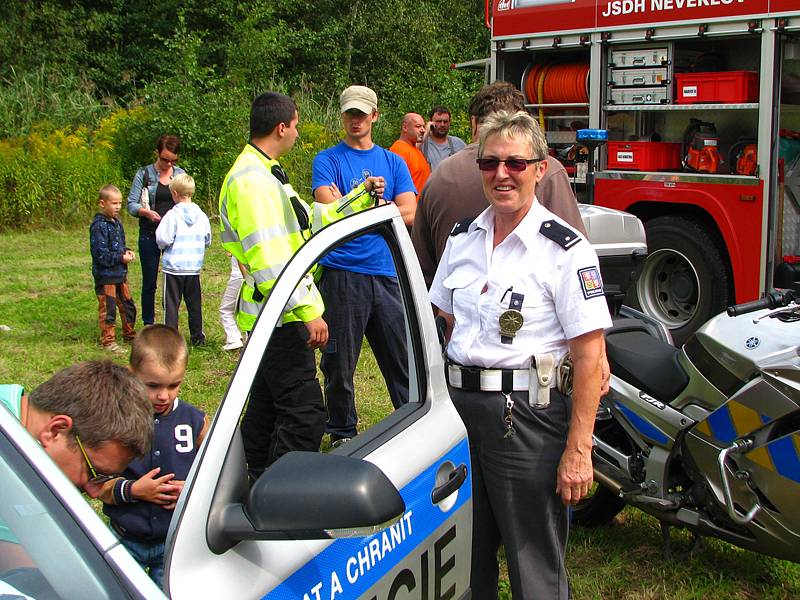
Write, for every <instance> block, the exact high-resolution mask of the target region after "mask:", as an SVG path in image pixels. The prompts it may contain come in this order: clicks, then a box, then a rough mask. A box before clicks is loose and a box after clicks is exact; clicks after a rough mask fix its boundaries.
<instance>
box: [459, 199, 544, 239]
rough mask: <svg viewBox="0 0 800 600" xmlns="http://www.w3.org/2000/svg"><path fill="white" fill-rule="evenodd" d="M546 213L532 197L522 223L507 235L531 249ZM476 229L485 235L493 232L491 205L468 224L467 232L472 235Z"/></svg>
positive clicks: (492, 208) (492, 210) (492, 209)
mask: <svg viewBox="0 0 800 600" xmlns="http://www.w3.org/2000/svg"><path fill="white" fill-rule="evenodd" d="M547 213H548V211H547V209H546V208H545V207H543V206H542V205H541V204H539V201H538V200H537V199H536V196H534V197H533V204H531V208H530V210H528V214H526V215H525V216H524V217H523V218H522V221H520V223H519V225H517V226H516V227H515V228H514V231H512V232H511V233H510V234H509V235H513V236H516V237H517V239H519V240H520V241H521V242H522V243H523V244H524V245H525V247H526V248H527V249H528V250H530V249H531V248H532V247H533V244H534V240H535V239H536V235H537V234H538V233H539V229H540V228H541V226H542V223H543V222H544V221H545V219H547V217H548V216H549V215H548V214H547ZM478 228H480V229H483V230H484V231H486V232H487V233H491V232H494V207H493V206H492V205H489V207H488V208H487V209H486V210H484V211H483V212H482V213H481V214H479V215H478V216H477V217H476V218H475V220H474V221H473V222H472V223H470V225H469V228H468V229H467V231H468V232H469V233H472V232H473V231H475V230H476V229H478Z"/></svg>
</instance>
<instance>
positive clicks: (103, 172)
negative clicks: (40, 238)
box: [0, 125, 124, 230]
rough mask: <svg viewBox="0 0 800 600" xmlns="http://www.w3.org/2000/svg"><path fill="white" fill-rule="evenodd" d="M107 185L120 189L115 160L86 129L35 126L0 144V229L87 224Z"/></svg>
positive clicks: (117, 167) (120, 176) (121, 184)
mask: <svg viewBox="0 0 800 600" xmlns="http://www.w3.org/2000/svg"><path fill="white" fill-rule="evenodd" d="M106 183H113V184H116V185H117V186H119V187H120V188H122V187H123V185H124V182H123V179H122V175H121V172H120V170H119V166H118V163H117V161H116V160H114V158H113V157H112V154H111V153H110V152H109V151H108V150H107V149H106V148H104V147H102V146H97V145H94V144H92V143H91V142H90V140H89V138H88V135H87V133H86V130H84V129H76V130H69V129H52V128H48V127H47V126H46V125H40V126H37V127H34V130H33V131H32V132H31V133H30V135H28V136H25V137H16V138H12V139H8V140H2V141H0V189H2V190H3V192H4V194H3V200H2V202H0V229H3V230H5V229H28V228H33V227H37V226H42V225H46V226H64V225H71V224H75V223H79V222H82V221H87V220H88V218H89V217H90V215H91V214H92V212H93V210H94V207H95V206H96V203H97V192H98V190H99V189H100V187H101V186H103V185H104V184H106Z"/></svg>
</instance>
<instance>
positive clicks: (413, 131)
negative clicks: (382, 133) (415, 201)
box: [389, 113, 431, 198]
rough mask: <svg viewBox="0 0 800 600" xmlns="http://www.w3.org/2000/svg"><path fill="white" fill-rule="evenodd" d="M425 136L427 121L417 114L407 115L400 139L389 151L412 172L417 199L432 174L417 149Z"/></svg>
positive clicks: (401, 128)
mask: <svg viewBox="0 0 800 600" xmlns="http://www.w3.org/2000/svg"><path fill="white" fill-rule="evenodd" d="M424 135H425V119H423V118H422V116H421V115H418V114H417V113H407V114H406V116H405V117H403V124H402V125H401V127H400V138H399V139H398V140H397V141H396V142H395V143H394V144H392V145H391V146H390V147H389V150H391V151H392V152H394V153H395V154H397V155H398V156H400V158H402V159H403V160H404V161H405V163H406V165H408V170H409V171H410V172H411V180H412V181H413V182H414V187H416V188H417V198H419V195H420V194H421V193H422V188H423V186H424V185H425V182H426V181H427V180H428V176H429V175H430V174H431V168H430V166H428V161H427V160H425V156H423V154H422V152H420V151H419V150H418V149H417V144H418V143H420V142H421V141H422V138H423V136H424Z"/></svg>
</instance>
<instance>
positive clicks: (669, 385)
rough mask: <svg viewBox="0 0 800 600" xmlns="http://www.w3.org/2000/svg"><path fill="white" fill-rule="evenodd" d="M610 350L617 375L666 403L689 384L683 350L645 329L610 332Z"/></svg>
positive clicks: (613, 370)
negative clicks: (682, 363) (684, 367)
mask: <svg viewBox="0 0 800 600" xmlns="http://www.w3.org/2000/svg"><path fill="white" fill-rule="evenodd" d="M606 352H607V354H608V362H609V363H610V364H611V373H612V374H613V375H615V376H616V377H619V378H620V379H623V380H624V381H626V382H628V383H630V384H631V385H634V386H636V387H637V388H639V389H640V390H642V391H643V392H645V393H647V394H649V395H650V396H652V397H653V398H655V399H656V400H661V401H662V402H664V403H665V404H669V403H670V402H671V401H672V400H674V399H675V397H676V396H677V395H678V394H679V393H680V392H681V390H683V388H685V387H686V386H687V385H688V384H689V376H688V375H687V374H686V372H685V371H684V370H683V367H682V366H681V364H680V363H679V362H678V355H679V354H680V350H679V349H678V348H676V347H675V346H671V345H669V344H667V343H665V342H662V341H661V340H658V339H656V338H654V337H653V336H651V335H648V334H647V333H644V332H642V331H620V332H616V333H614V332H611V333H609V334H608V335H607V336H606Z"/></svg>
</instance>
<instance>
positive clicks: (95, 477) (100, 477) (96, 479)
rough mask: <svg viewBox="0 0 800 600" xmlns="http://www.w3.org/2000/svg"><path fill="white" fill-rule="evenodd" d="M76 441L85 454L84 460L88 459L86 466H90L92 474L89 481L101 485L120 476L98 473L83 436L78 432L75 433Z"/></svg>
mask: <svg viewBox="0 0 800 600" xmlns="http://www.w3.org/2000/svg"><path fill="white" fill-rule="evenodd" d="M75 441H76V442H78V448H80V449H81V454H83V460H85V461H86V466H87V467H89V473H91V474H92V476H91V477H90V478H89V483H93V484H95V485H100V484H102V483H105V482H106V481H111V480H112V479H115V478H116V477H118V475H104V474H102V473H98V472H97V470H96V469H95V468H94V465H93V464H92V461H91V460H89V455H88V454H86V449H85V448H84V447H83V443H81V438H80V437H78V434H77V433H76V434H75Z"/></svg>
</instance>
